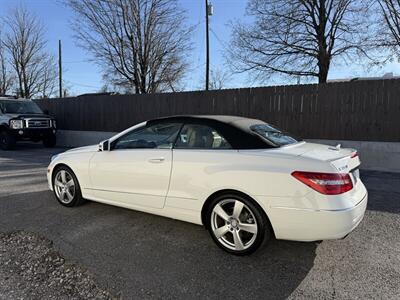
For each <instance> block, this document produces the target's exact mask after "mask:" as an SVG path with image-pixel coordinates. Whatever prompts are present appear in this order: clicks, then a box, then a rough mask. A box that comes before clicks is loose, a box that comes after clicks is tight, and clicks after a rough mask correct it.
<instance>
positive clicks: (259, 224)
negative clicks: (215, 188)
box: [206, 194, 272, 256]
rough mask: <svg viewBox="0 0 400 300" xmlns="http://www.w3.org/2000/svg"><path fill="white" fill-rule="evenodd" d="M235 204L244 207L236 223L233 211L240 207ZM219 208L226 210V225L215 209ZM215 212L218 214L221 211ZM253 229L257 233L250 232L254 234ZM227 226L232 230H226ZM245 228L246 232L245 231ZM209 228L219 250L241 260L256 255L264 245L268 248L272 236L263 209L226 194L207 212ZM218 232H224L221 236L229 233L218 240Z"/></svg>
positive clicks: (237, 196) (213, 201)
mask: <svg viewBox="0 0 400 300" xmlns="http://www.w3.org/2000/svg"><path fill="white" fill-rule="evenodd" d="M232 201H233V202H232ZM236 201H239V203H242V204H243V206H242V210H241V212H240V214H239V218H237V219H235V218H234V216H235V213H234V210H235V206H236V205H237V202H236ZM217 205H219V206H220V207H222V208H223V211H224V212H225V213H226V216H228V217H229V221H226V220H225V219H223V218H222V217H220V215H219V214H217V213H215V212H214V208H216V207H217ZM240 205H241V204H240ZM240 205H239V207H240ZM216 209H217V210H218V208H216ZM234 220H236V221H234ZM221 221H222V222H221ZM238 221H240V222H238ZM234 222H235V223H234ZM254 225H255V226H256V227H255V229H256V233H250V232H248V231H247V230H250V229H251V230H254ZM225 226H227V227H228V228H229V230H226V227H225ZM245 226H246V229H244V227H245ZM206 227H207V229H208V231H209V233H210V235H211V237H212V239H213V240H214V242H215V243H216V244H217V245H218V246H219V247H220V248H222V249H223V250H225V251H226V252H229V253H231V254H234V255H240V256H242V255H249V254H251V253H253V252H254V251H256V250H257V249H259V248H260V247H261V246H262V245H263V244H266V243H267V242H268V241H269V240H270V238H271V236H272V229H271V226H270V223H269V221H268V219H267V217H266V215H265V213H264V212H263V211H262V209H261V207H259V205H257V204H256V203H255V202H254V200H252V199H251V198H249V197H245V196H242V195H239V194H224V195H221V196H218V197H216V198H215V199H213V200H212V202H211V203H210V205H209V209H208V212H207V217H206ZM217 229H218V230H221V229H222V231H220V232H225V230H226V233H225V234H224V235H223V236H220V237H217V236H216V234H217V233H218V231H216V230H217ZM236 234H237V235H236ZM235 235H236V240H237V236H239V240H240V243H238V245H239V247H237V246H236V245H237V243H236V240H235ZM229 236H231V238H229ZM242 246H243V247H242ZM232 247H233V248H234V249H233V248H232Z"/></svg>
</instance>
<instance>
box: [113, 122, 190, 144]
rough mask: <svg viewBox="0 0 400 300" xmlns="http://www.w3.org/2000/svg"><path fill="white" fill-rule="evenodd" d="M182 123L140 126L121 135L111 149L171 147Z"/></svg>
mask: <svg viewBox="0 0 400 300" xmlns="http://www.w3.org/2000/svg"><path fill="white" fill-rule="evenodd" d="M181 126H182V124H179V123H160V124H155V125H151V126H147V127H144V128H140V129H137V130H134V131H132V132H129V133H127V134H125V135H124V136H121V137H120V138H119V139H117V140H115V141H114V142H113V143H112V146H111V149H112V150H115V149H140V148H147V149H154V148H159V149H171V148H172V145H173V143H174V141H175V139H176V136H177V134H178V132H179V129H180V128H181Z"/></svg>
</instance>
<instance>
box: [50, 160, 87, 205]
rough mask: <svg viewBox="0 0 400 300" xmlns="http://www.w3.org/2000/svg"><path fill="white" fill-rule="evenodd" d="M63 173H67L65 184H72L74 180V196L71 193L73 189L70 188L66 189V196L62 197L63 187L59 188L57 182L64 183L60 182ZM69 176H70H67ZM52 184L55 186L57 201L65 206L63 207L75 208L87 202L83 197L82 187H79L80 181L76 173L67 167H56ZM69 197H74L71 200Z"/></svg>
mask: <svg viewBox="0 0 400 300" xmlns="http://www.w3.org/2000/svg"><path fill="white" fill-rule="evenodd" d="M62 172H65V173H64V174H65V176H66V178H65V183H68V182H70V180H71V179H72V180H73V183H74V192H73V194H72V193H71V191H72V189H71V188H70V187H69V189H68V188H65V190H64V196H63V197H62V196H61V193H60V192H61V191H60V189H61V187H60V186H58V184H57V182H60V181H61V183H64V182H63V181H62V180H59V179H60V177H58V176H61V174H62ZM67 174H68V175H67ZM52 184H53V192H54V196H55V197H56V199H57V201H58V202H59V203H60V204H61V205H63V206H67V207H73V206H79V205H81V204H83V203H84V202H85V201H86V200H85V199H84V198H83V197H82V192H81V187H80V185H79V181H78V179H77V178H76V176H75V174H74V172H73V171H72V170H71V169H70V168H68V167H67V166H60V167H56V169H55V170H54V171H53V175H52ZM67 189H68V190H69V193H67ZM69 195H72V197H71V199H69ZM61 197H62V198H63V199H64V201H63V200H62V199H61Z"/></svg>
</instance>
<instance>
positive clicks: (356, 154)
mask: <svg viewBox="0 0 400 300" xmlns="http://www.w3.org/2000/svg"><path fill="white" fill-rule="evenodd" d="M357 156H358V153H357V152H353V153H352V154H351V156H350V158H354V157H357Z"/></svg>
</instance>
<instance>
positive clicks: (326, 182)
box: [292, 171, 353, 195]
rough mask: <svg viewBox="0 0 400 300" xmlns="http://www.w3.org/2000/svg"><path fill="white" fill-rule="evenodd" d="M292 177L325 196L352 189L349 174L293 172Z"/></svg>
mask: <svg viewBox="0 0 400 300" xmlns="http://www.w3.org/2000/svg"><path fill="white" fill-rule="evenodd" d="M292 175H293V177H295V178H296V179H298V180H300V181H301V182H302V183H304V184H306V185H308V186H309V187H310V188H312V189H314V190H316V191H317V192H320V193H321V194H325V195H338V194H342V193H345V192H347V191H350V190H351V189H352V188H353V183H352V181H351V178H350V175H349V174H337V173H316V172H301V171H295V172H293V173H292Z"/></svg>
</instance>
